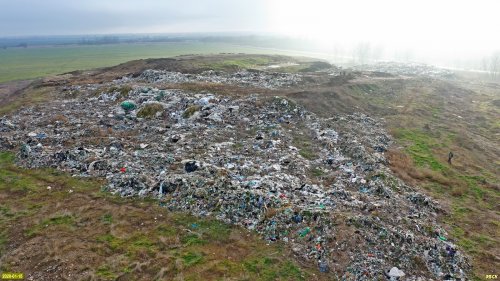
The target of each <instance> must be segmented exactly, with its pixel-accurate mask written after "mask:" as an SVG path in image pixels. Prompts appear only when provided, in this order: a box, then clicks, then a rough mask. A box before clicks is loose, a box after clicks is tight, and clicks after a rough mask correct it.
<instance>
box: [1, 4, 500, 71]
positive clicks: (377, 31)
mask: <svg viewBox="0 0 500 281" xmlns="http://www.w3.org/2000/svg"><path fill="white" fill-rule="evenodd" d="M0 4H1V6H2V9H1V10H0V37H13V36H16V37H22V36H49V35H50V36H52V35H85V34H154V33H156V34H164V33H220V34H256V35H266V36H268V35H272V36H281V37H289V38H295V39H298V40H304V41H308V42H315V44H316V46H317V47H318V49H321V50H325V51H327V52H331V53H333V52H341V53H344V54H345V53H353V52H357V51H359V52H363V51H365V52H366V49H368V50H369V51H370V52H371V54H372V57H373V59H384V58H387V59H390V58H394V57H398V56H399V57H405V56H406V57H408V58H410V59H411V60H416V61H423V62H436V63H440V62H442V61H452V60H456V61H469V60H470V61H479V60H480V59H481V58H483V57H487V56H490V55H492V54H494V53H495V52H497V51H499V50H500V37H499V36H498V34H500V23H499V22H498V11H500V2H499V1H494V0H476V1H452V0H442V1H430V0H423V1H395V0H381V1H363V0H355V1H327V0H325V1H322V0H310V1H290V0H288V1H287V0H267V1H266V0H252V1H247V0H244V1H230V0H212V1H196V0H185V1H182V2H179V1H171V0H167V1H160V0H142V1H133V0H107V1H104V0H88V1H63V0H46V1H36V0H17V1H8V0H0ZM363 49H365V50H363Z"/></svg>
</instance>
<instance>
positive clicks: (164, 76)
mask: <svg viewBox="0 0 500 281" xmlns="http://www.w3.org/2000/svg"><path fill="white" fill-rule="evenodd" d="M139 80H142V81H146V82H149V83H159V82H162V83H190V82H207V83H217V84H233V85H238V86H243V87H244V86H251V87H257V88H266V89H277V88H283V87H291V86H294V85H297V84H298V83H299V82H301V77H300V75H298V74H291V73H278V72H267V71H259V70H251V71H249V70H242V71H238V72H235V73H227V72H223V71H214V70H207V71H204V72H202V73H200V74H190V73H181V72H172V71H164V70H152V69H149V70H146V71H144V72H143V73H142V74H141V75H140V76H139Z"/></svg>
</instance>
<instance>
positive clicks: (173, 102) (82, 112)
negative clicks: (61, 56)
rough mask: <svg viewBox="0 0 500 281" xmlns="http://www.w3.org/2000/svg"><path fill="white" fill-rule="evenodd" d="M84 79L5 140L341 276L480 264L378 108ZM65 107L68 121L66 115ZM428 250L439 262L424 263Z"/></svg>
mask: <svg viewBox="0 0 500 281" xmlns="http://www.w3.org/2000/svg"><path fill="white" fill-rule="evenodd" d="M139 79H140V80H142V81H148V82H152V83H155V82H158V81H168V82H169V83H184V82H188V81H210V82H213V83H236V84H238V85H251V86H255V87H262V88H275V87H287V86H290V85H293V84H294V83H296V81H300V79H301V76H300V75H295V74H274V73H267V72H248V71H242V72H237V73H235V74H226V73H220V72H215V71H208V72H204V73H202V74H199V75H198V74H181V73H175V72H166V71H153V70H148V71H145V72H144V73H143V74H142V75H141V76H140V77H139ZM129 82H130V81H129ZM114 83H115V82H114ZM74 87H77V88H78V89H79V91H80V93H81V96H79V97H78V98H71V99H69V98H68V99H65V98H62V99H57V100H52V101H50V102H47V103H44V104H40V105H37V106H35V107H26V108H23V109H21V110H19V111H17V112H16V113H15V114H13V115H12V116H9V117H8V118H2V119H1V122H0V131H1V132H2V136H1V138H0V140H1V141H0V145H1V147H0V148H2V149H11V148H13V147H15V148H16V149H17V151H18V154H17V156H18V164H20V165H22V166H25V167H30V168H37V167H53V168H57V169H60V170H62V171H67V172H69V173H71V174H73V175H75V176H82V177H90V176H93V177H102V178H105V179H106V180H107V185H106V187H105V190H108V191H109V192H112V193H116V194H120V195H121V196H151V197H155V198H160V205H161V206H165V207H167V208H169V209H171V210H180V211H187V212H190V213H191V214H194V215H196V216H200V217H206V216H213V217H216V218H217V219H219V220H221V221H224V222H227V223H232V224H236V225H241V226H244V227H246V228H248V229H251V230H255V231H257V232H258V233H260V234H261V235H262V237H263V239H267V240H269V241H270V242H272V241H283V242H285V243H287V244H289V245H290V248H291V249H292V250H293V252H294V253H295V254H296V255H297V257H298V258H300V259H304V260H308V261H314V262H315V263H317V265H318V268H319V271H320V272H324V273H327V272H331V273H330V274H333V272H335V274H339V275H340V276H342V279H346V280H374V279H378V277H381V276H384V275H386V276H387V277H388V278H400V277H402V276H410V277H411V279H408V280H417V279H418V278H429V279H442V278H443V276H445V275H446V276H451V277H452V278H455V279H457V280H465V279H466V277H467V274H468V272H469V271H470V265H469V264H468V262H467V259H466V258H465V257H464V256H463V255H462V254H461V252H460V251H456V246H455V245H454V244H452V242H451V241H447V240H446V239H442V238H441V237H443V236H444V235H446V233H445V231H444V230H443V229H442V228H441V227H439V225H438V224H437V223H436V217H437V212H439V211H440V208H439V206H438V205H437V203H436V202H435V201H433V200H431V199H430V198H428V197H426V196H425V195H423V194H420V193H418V192H416V191H415V189H413V188H412V187H410V186H408V185H406V184H404V183H403V182H402V181H400V180H399V179H397V178H396V177H394V176H393V175H392V173H391V172H390V170H389V169H388V168H387V166H386V159H385V156H384V151H386V150H387V148H388V147H389V145H390V144H391V140H390V137H389V136H388V135H387V133H386V132H385V130H384V129H383V126H382V125H381V124H380V123H379V122H378V121H377V120H375V119H373V118H370V117H368V116H366V115H364V114H360V113H353V114H350V115H335V116H333V117H331V118H328V119H324V118H319V117H318V116H316V115H315V114H313V113H311V112H308V111H306V110H305V109H304V108H302V107H301V106H299V105H297V104H295V103H294V102H292V101H290V100H287V99H284V98H281V97H268V96H259V95H250V96H246V97H243V98H228V97H221V96H218V95H215V94H210V93H192V92H187V91H183V90H160V89H157V88H154V87H147V86H138V85H137V86H134V87H132V90H130V91H129V92H128V93H117V92H113V93H109V92H106V91H105V89H106V87H109V85H106V84H103V85H82V86H74ZM96 93H98V94H97V95H96ZM149 104H157V105H160V106H155V110H154V114H147V116H148V118H141V117H140V116H138V115H139V114H138V111H140V110H141V109H142V108H145V106H147V105H149ZM54 112H57V114H59V115H61V116H65V117H66V118H67V120H68V121H67V122H57V121H54V118H53V117H54ZM42 129H43V131H41V130H42ZM6 144H10V146H9V145H6ZM9 147H10V148H9ZM68 192H71V190H70V191H68ZM192 228H193V229H195V228H196V226H192ZM451 253H453V254H451ZM450 257H451V258H450ZM416 258H418V259H420V260H421V261H422V264H423V266H424V267H425V269H426V270H427V272H424V271H422V268H417V267H416V264H415V262H414V260H415V259H416ZM394 261H398V265H399V266H400V267H401V268H402V269H399V268H396V267H393V266H392V264H393V262H394ZM388 268H391V269H390V270H389V271H387V269H388ZM403 271H404V273H403Z"/></svg>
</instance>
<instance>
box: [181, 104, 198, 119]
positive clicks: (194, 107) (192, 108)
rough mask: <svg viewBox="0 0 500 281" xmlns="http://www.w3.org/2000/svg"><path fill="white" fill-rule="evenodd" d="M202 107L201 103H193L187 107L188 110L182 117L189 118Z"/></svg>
mask: <svg viewBox="0 0 500 281" xmlns="http://www.w3.org/2000/svg"><path fill="white" fill-rule="evenodd" d="M200 109H201V106H199V105H192V106H190V107H188V108H186V110H185V111H184V113H183V114H182V117H183V118H185V119H188V118H189V117H191V116H193V115H194V114H195V113H196V112H197V111H199V110H200Z"/></svg>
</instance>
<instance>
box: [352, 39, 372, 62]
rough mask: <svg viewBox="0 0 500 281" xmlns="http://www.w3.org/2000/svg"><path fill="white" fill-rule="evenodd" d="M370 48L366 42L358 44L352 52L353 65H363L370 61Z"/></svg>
mask: <svg viewBox="0 0 500 281" xmlns="http://www.w3.org/2000/svg"><path fill="white" fill-rule="evenodd" d="M370 51H371V46H370V43H368V42H360V43H359V44H358V45H356V47H355V48H354V51H353V59H354V62H355V63H358V64H365V63H367V62H368V60H369V59H370Z"/></svg>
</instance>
